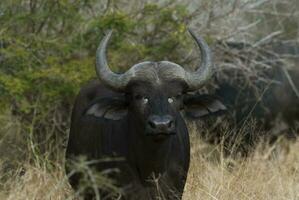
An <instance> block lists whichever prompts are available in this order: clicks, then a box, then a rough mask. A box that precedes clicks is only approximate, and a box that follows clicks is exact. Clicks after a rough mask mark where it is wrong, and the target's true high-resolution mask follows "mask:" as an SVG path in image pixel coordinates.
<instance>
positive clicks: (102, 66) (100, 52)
mask: <svg viewBox="0 0 299 200" xmlns="http://www.w3.org/2000/svg"><path fill="white" fill-rule="evenodd" d="M111 34H112V30H110V31H109V32H108V34H107V35H106V36H105V37H104V38H103V39H102V41H101V43H100V45H99V47H98V49H97V52H96V54H97V55H96V72H97V75H98V77H99V79H100V80H101V81H102V82H103V84H105V85H106V86H108V87H110V88H112V89H114V90H117V91H122V90H123V89H124V88H125V87H126V85H127V84H128V82H129V80H130V77H129V76H128V74H126V73H124V74H118V73H114V72H112V71H111V70H110V67H109V65H108V63H107V58H106V49H107V45H108V43H109V39H110V37H111Z"/></svg>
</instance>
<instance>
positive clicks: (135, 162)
mask: <svg viewBox="0 0 299 200" xmlns="http://www.w3.org/2000/svg"><path fill="white" fill-rule="evenodd" d="M190 33H191V35H192V37H193V38H194V39H195V41H196V43H197V45H198V46H199V48H200V50H201V59H202V61H201V64H200V65H199V66H198V70H197V71H195V72H188V71H185V70H184V69H183V68H182V67H181V66H179V65H177V64H175V63H172V62H168V61H161V62H142V63H139V64H137V65H134V66H133V67H131V68H130V69H129V70H128V71H127V72H126V73H124V74H116V73H114V72H112V71H111V70H110V69H109V66H108V64H107V61H106V46H107V44H108V42H109V39H110V36H111V32H109V33H108V34H107V35H106V36H105V37H104V39H103V40H102V42H101V44H100V46H99V48H98V50H97V59H96V71H97V75H98V77H99V79H100V81H92V82H91V83H89V84H88V85H87V86H85V87H84V88H83V89H82V90H81V92H80V94H79V95H78V97H77V99H76V103H75V106H74V108H73V113H72V119H71V129H70V136H69V141H68V146H67V152H66V157H67V163H70V162H71V161H72V160H73V159H75V158H76V157H78V156H80V155H84V156H85V157H87V159H88V160H100V159H101V158H105V157H110V158H111V157H112V158H123V160H113V159H111V160H110V161H109V162H101V161H99V162H95V164H94V165H93V167H94V168H95V169H96V170H97V171H99V172H101V171H104V170H107V169H111V168H117V169H119V172H115V173H113V174H111V176H110V177H111V178H113V179H114V180H115V181H116V184H117V185H118V186H119V187H121V188H122V189H123V197H122V198H125V199H154V198H155V197H157V196H158V195H161V196H163V197H164V198H165V199H181V197H182V193H183V190H184V185H185V182H186V178H187V173H188V168H189V160H190V155H189V154H190V145H189V135H188V130H187V127H186V124H185V121H184V119H183V117H182V114H181V112H185V114H186V116H190V117H192V118H198V117H201V116H203V115H207V114H209V113H214V112H217V111H221V110H223V109H225V107H224V106H223V105H222V104H221V103H220V102H219V101H218V100H216V99H212V98H209V97H207V96H200V95H194V94H192V93H191V92H192V91H194V90H196V89H198V88H200V87H202V86H203V85H204V84H205V83H206V82H207V81H208V80H209V78H210V77H211V74H212V57H211V52H210V50H209V47H208V46H207V44H206V43H205V42H204V41H203V39H201V38H200V37H196V36H195V35H194V33H193V32H192V31H190ZM68 166H69V165H67V167H66V170H67V172H68V173H72V168H71V167H68ZM82 176H83V175H82V174H78V173H77V174H74V175H72V176H71V177H70V179H69V181H70V184H71V185H72V187H73V188H74V189H75V190H77V189H78V187H79V186H78V185H79V182H80V180H81V177H82ZM154 180H155V181H154ZM157 185H158V186H157ZM157 188H158V189H157ZM93 193H94V190H92V192H90V191H89V192H88V191H87V192H86V194H85V199H93V198H95V195H94V194H93ZM95 193H97V192H95ZM98 193H99V194H97V195H102V197H103V196H105V195H108V194H105V193H104V192H103V191H102V190H99V192H98Z"/></svg>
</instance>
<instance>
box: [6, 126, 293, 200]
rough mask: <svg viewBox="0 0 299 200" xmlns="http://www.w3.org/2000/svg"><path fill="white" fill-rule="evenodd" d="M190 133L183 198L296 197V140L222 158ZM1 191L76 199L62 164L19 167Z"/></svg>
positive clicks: (39, 199) (19, 199)
mask: <svg viewBox="0 0 299 200" xmlns="http://www.w3.org/2000/svg"><path fill="white" fill-rule="evenodd" d="M190 129H191V132H192V133H191V141H192V148H191V165H190V171H189V175H188V180H187V184H186V188H185V192H184V200H201V199H202V200H208V199H211V200H216V199H219V200H243V199H244V200H247V199H250V200H276V199H277V200H282V199H288V200H297V199H299V151H298V150H299V141H297V142H291V143H290V142H288V143H286V142H284V141H278V142H277V143H276V144H273V145H271V146H270V145H265V144H260V145H259V146H258V147H257V148H256V150H255V151H254V152H253V153H252V154H251V155H250V156H249V157H247V158H244V157H243V158H242V157H239V158H238V156H235V157H234V158H233V157H232V156H229V155H226V156H224V153H223V152H224V147H223V146H222V145H210V144H207V143H205V142H203V141H202V140H201V139H200V138H199V136H198V134H197V132H198V131H197V130H196V128H194V127H193V126H191V127H190ZM3 175H4V174H0V176H3ZM1 188H2V190H1V191H0V199H1V200H2V199H3V200H5V199H8V200H27V199H28V200H33V199H36V200H44V199H49V200H50V199H51V200H64V199H74V197H75V196H76V195H77V194H76V193H74V192H73V191H72V190H71V189H70V186H69V185H68V183H67V179H66V175H65V173H64V169H63V166H61V165H58V166H57V167H55V168H53V169H52V170H50V171H49V169H47V168H46V167H42V166H39V167H37V166H34V165H33V164H29V163H27V164H23V165H22V168H20V169H19V170H17V171H16V172H15V174H14V175H12V176H11V177H10V178H8V179H7V181H6V182H5V183H2V187H1Z"/></svg>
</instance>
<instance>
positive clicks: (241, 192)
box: [184, 135, 299, 200]
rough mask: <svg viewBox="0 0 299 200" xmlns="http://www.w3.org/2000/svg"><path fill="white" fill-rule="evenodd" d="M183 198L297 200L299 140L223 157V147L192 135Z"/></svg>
mask: <svg viewBox="0 0 299 200" xmlns="http://www.w3.org/2000/svg"><path fill="white" fill-rule="evenodd" d="M192 137H193V138H192V141H193V143H192V149H191V152H192V153H191V155H192V157H191V167H190V171H189V175H188V181H187V185H186V188H185V193H184V199H186V200H191V199H197V200H201V199H202V200H208V199H211V200H216V199H217V200H243V199H244V200H247V199H248V200H282V199H288V200H298V199H299V151H298V150H299V141H297V142H292V143H290V142H289V141H283V140H281V141H278V142H277V143H275V144H273V145H267V144H262V143H261V144H260V145H258V147H257V148H256V150H255V151H254V152H253V153H252V154H251V155H250V156H249V157H248V158H235V159H233V158H231V157H230V156H228V157H225V156H223V154H222V153H221V152H223V147H222V146H221V145H220V146H211V145H207V144H205V143H203V142H202V141H201V140H199V139H197V138H196V137H195V136H194V135H193V136H192Z"/></svg>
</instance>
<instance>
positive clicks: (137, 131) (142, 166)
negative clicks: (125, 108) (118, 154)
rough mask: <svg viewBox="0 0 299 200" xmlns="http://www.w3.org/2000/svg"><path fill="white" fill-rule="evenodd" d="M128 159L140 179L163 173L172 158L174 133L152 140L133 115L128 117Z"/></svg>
mask: <svg viewBox="0 0 299 200" xmlns="http://www.w3.org/2000/svg"><path fill="white" fill-rule="evenodd" d="M128 120H129V123H128V124H129V138H130V140H129V141H131V142H132V143H130V144H129V159H130V160H131V161H133V160H134V163H132V164H133V165H134V166H135V167H136V169H137V171H138V173H139V177H140V178H141V179H142V180H148V179H150V178H152V177H159V176H160V175H163V174H164V172H166V170H167V169H168V167H169V166H168V165H169V163H170V159H171V158H172V156H171V154H172V147H173V146H172V144H173V140H174V139H175V138H176V136H175V135H173V136H169V138H167V139H165V140H163V141H158V142H157V141H154V140H153V138H152V137H151V136H146V135H145V133H144V128H143V126H140V125H138V124H137V123H136V122H137V121H136V119H134V117H133V116H132V117H129V118H128Z"/></svg>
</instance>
